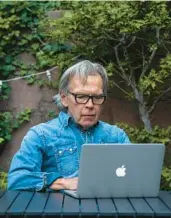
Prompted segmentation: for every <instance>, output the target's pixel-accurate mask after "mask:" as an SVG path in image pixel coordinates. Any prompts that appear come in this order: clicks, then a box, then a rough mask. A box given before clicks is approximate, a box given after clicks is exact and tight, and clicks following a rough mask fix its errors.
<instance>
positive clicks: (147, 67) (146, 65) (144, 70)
mask: <svg viewBox="0 0 171 218" xmlns="http://www.w3.org/2000/svg"><path fill="white" fill-rule="evenodd" d="M156 39H157V45H159V44H160V28H159V27H156ZM157 49H158V47H156V48H155V49H154V50H153V51H152V53H151V55H150V57H149V61H148V62H147V63H146V64H145V65H144V67H143V70H142V73H141V77H143V76H144V75H145V73H146V72H147V70H148V69H149V66H150V65H151V63H152V61H153V59H154V57H155V55H156V51H157Z"/></svg>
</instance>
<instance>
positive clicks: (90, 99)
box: [86, 98, 94, 107]
mask: <svg viewBox="0 0 171 218" xmlns="http://www.w3.org/2000/svg"><path fill="white" fill-rule="evenodd" d="M86 107H94V104H93V99H92V98H89V100H88V102H87V103H86Z"/></svg>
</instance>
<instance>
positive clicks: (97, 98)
mask: <svg viewBox="0 0 171 218" xmlns="http://www.w3.org/2000/svg"><path fill="white" fill-rule="evenodd" d="M68 93H69V94H71V95H73V96H74V97H75V101H76V102H77V103H78V104H86V103H87V102H88V101H89V99H91V100H92V102H93V104H103V103H104V102H105V100H106V96H105V95H85V94H76V93H73V92H70V91H68Z"/></svg>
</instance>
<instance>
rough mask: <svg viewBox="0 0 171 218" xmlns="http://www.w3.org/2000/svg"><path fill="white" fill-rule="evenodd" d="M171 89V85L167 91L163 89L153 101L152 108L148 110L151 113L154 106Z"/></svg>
mask: <svg viewBox="0 0 171 218" xmlns="http://www.w3.org/2000/svg"><path fill="white" fill-rule="evenodd" d="M169 91H171V86H169V87H168V88H167V89H166V90H165V91H163V92H162V93H161V94H160V95H159V96H158V98H156V100H155V101H154V102H153V104H152V106H151V107H150V109H149V110H148V112H149V113H151V112H152V111H153V110H154V108H155V107H156V104H157V102H158V101H159V100H160V99H161V98H162V97H163V96H164V95H165V94H166V93H167V92H169Z"/></svg>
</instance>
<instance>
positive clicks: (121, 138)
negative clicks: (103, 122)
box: [118, 128, 131, 144]
mask: <svg viewBox="0 0 171 218" xmlns="http://www.w3.org/2000/svg"><path fill="white" fill-rule="evenodd" d="M118 143H123V144H129V143H131V142H130V140H129V137H128V135H127V134H126V133H125V131H124V130H123V129H120V128H119V131H118Z"/></svg>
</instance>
